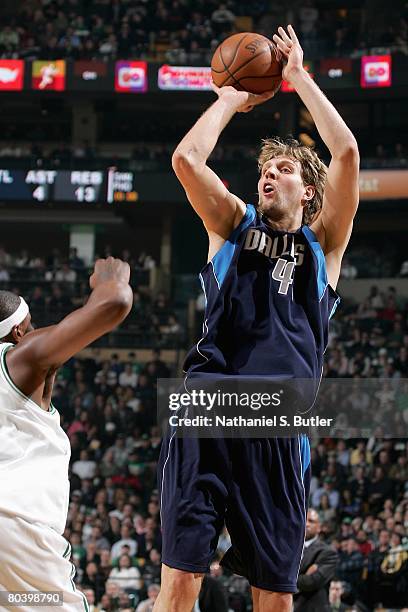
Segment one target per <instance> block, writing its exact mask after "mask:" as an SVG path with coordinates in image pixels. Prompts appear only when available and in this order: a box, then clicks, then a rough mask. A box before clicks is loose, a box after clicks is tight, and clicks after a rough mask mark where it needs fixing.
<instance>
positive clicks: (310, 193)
mask: <svg viewBox="0 0 408 612" xmlns="http://www.w3.org/2000/svg"><path fill="white" fill-rule="evenodd" d="M315 193H316V188H315V187H313V185H307V186H306V187H305V192H304V194H303V198H302V204H303V205H304V206H305V205H306V204H307V203H308V202H310V200H312V199H313V198H314V196H315Z"/></svg>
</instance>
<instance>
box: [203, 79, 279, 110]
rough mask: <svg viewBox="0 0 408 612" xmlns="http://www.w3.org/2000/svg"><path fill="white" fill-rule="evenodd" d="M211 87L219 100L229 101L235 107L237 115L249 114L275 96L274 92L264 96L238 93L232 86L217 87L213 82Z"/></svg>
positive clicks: (245, 92) (244, 92)
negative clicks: (255, 107)
mask: <svg viewBox="0 0 408 612" xmlns="http://www.w3.org/2000/svg"><path fill="white" fill-rule="evenodd" d="M211 86H212V88H213V90H214V91H215V93H216V94H217V96H218V97H219V98H223V100H227V101H228V103H230V104H231V105H232V106H234V107H235V111H236V112H237V113H249V112H250V111H251V110H252V109H253V108H254V106H257V105H258V104H263V103H264V102H266V101H267V100H270V99H271V98H273V96H274V95H275V94H274V92H273V91H267V92H265V93H263V94H253V93H249V92H248V91H238V90H237V89H235V87H231V85H226V86H224V87H217V85H216V84H215V83H214V82H212V83H211Z"/></svg>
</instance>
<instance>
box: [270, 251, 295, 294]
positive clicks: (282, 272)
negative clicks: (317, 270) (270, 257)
mask: <svg viewBox="0 0 408 612" xmlns="http://www.w3.org/2000/svg"><path fill="white" fill-rule="evenodd" d="M295 266H296V262H295V261H286V259H282V258H279V259H278V261H277V262H276V264H275V267H274V269H273V270H272V278H273V279H274V280H276V281H278V282H279V283H280V284H279V289H278V293H282V294H283V295H287V293H288V290H289V285H291V284H292V283H293V271H294V269H295Z"/></svg>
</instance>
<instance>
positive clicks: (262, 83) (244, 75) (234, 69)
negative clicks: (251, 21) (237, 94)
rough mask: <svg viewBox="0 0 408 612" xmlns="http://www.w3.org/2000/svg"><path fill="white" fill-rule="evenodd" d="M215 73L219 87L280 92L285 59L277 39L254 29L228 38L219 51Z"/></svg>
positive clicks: (213, 63) (256, 91)
mask: <svg viewBox="0 0 408 612" xmlns="http://www.w3.org/2000/svg"><path fill="white" fill-rule="evenodd" d="M211 75H212V79H213V81H214V83H215V84H216V85H217V86H218V87H222V86H223V85H232V87H235V89H238V90H240V91H242V90H245V91H249V92H250V93H256V94H260V93H264V92H265V91H277V90H278V89H279V87H280V84H281V82H282V62H281V61H280V60H279V59H278V50H277V47H276V45H275V43H274V42H272V41H271V40H269V39H268V38H266V37H265V36H262V35H261V34H254V33H252V32H241V33H239V34H233V35H232V36H229V37H228V38H226V39H225V40H224V41H223V42H222V43H221V44H220V45H219V46H218V47H217V49H216V50H215V52H214V55H213V57H212V60H211Z"/></svg>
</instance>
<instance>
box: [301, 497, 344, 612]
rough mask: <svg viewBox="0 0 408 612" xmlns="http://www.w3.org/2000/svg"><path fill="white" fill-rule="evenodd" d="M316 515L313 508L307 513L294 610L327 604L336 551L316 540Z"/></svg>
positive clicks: (311, 610)
mask: <svg viewBox="0 0 408 612" xmlns="http://www.w3.org/2000/svg"><path fill="white" fill-rule="evenodd" d="M320 530H321V525H320V520H319V515H318V513H317V511H316V510H314V509H313V508H311V509H309V511H308V513H307V522H306V539H305V547H304V551H303V557H302V561H301V564H300V570H299V577H298V582H297V587H298V592H297V593H296V594H295V595H294V598H293V603H294V612H315V611H316V610H324V609H325V608H326V607H327V606H328V585H329V583H330V580H332V578H333V577H334V575H335V571H336V564H337V554H336V552H335V551H334V550H333V549H332V548H330V547H329V546H328V545H327V544H326V543H325V542H323V541H321V540H320V539H319V533H320Z"/></svg>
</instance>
